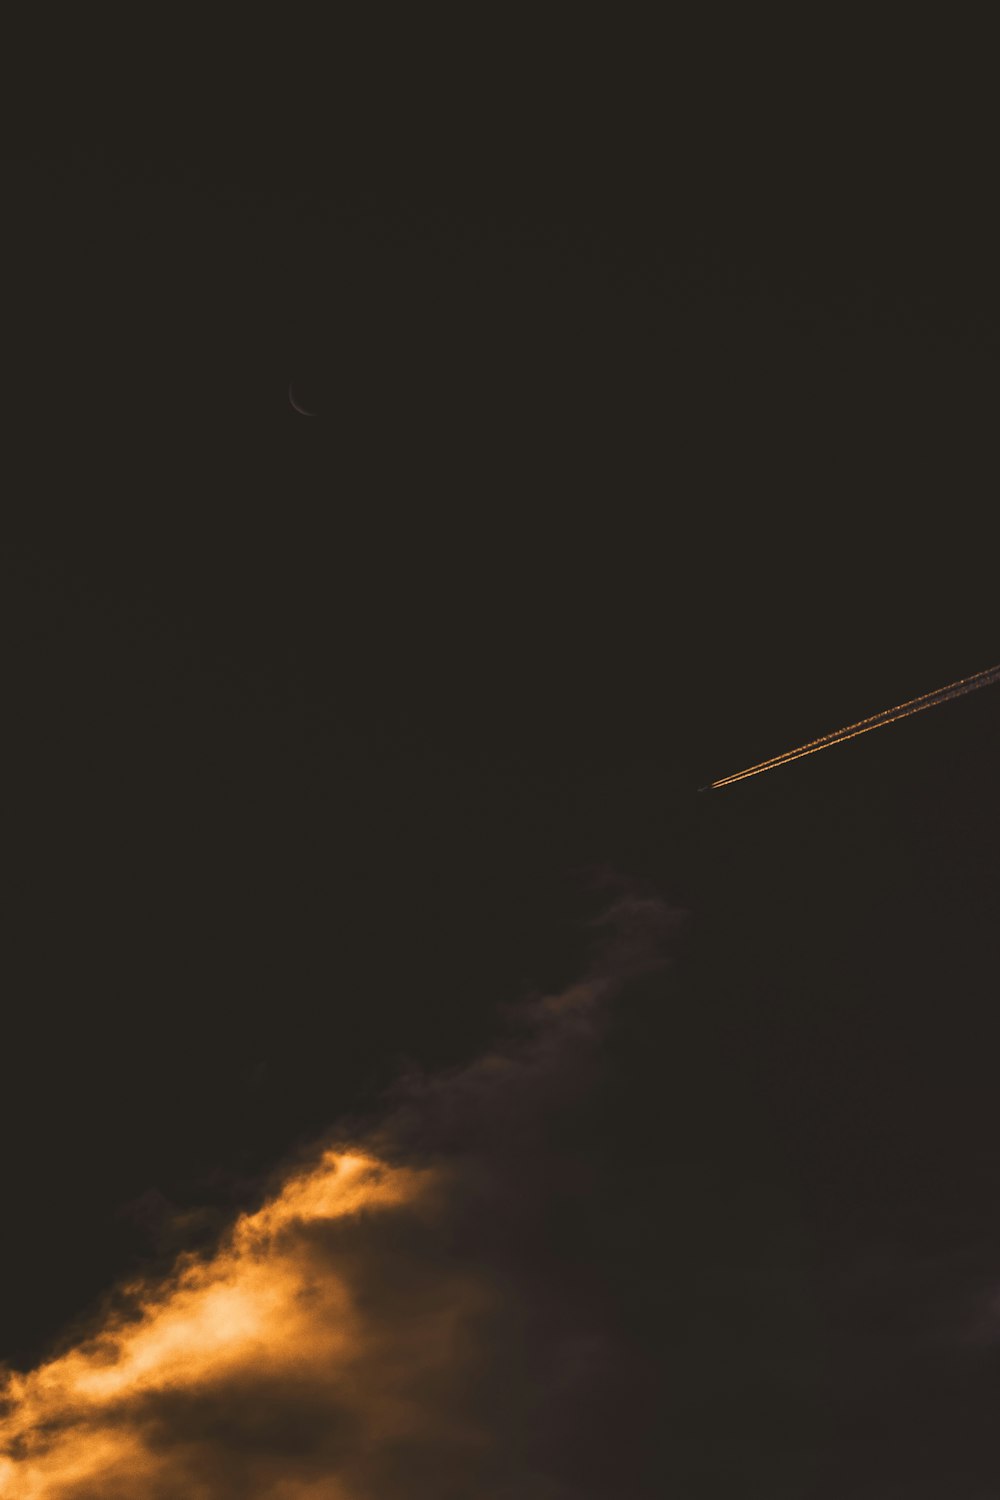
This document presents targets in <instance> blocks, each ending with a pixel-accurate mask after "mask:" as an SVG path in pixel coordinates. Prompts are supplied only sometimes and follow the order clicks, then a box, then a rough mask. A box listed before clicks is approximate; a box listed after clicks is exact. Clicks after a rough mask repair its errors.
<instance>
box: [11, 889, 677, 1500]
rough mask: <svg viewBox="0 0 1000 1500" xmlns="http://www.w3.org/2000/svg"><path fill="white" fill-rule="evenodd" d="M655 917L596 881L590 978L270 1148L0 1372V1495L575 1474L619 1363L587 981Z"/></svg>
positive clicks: (610, 1191) (638, 953) (573, 1478)
mask: <svg viewBox="0 0 1000 1500" xmlns="http://www.w3.org/2000/svg"><path fill="white" fill-rule="evenodd" d="M670 925H671V924H670V922H669V920H668V919H667V918H666V917H665V914H664V912H663V910H662V908H661V907H660V905H659V903H657V902H650V901H645V902H641V901H637V900H632V899H628V900H626V899H623V900H622V901H620V902H618V903H616V906H615V910H614V914H613V919H612V920H611V922H610V924H606V925H605V926H604V928H603V929H602V935H601V936H602V942H603V947H604V951H603V953H602V955H601V957H600V961H599V962H598V963H597V965H596V966H595V969H594V970H593V971H592V973H591V976H590V977H589V978H588V979H586V980H584V981H582V982H580V983H578V984H576V985H574V986H572V987H571V988H569V989H568V990H566V991H565V993H563V994H562V995H558V996H554V997H553V996H548V997H545V998H543V999H540V1000H537V1001H535V1002H532V1003H530V1004H526V1005H523V1006H522V1007H520V1008H519V1009H518V1010H517V1011H516V1012H515V1013H514V1015H513V1023H514V1025H515V1028H519V1029H516V1030H515V1033H514V1035H513V1037H512V1038H510V1039H509V1040H508V1041H507V1042H506V1043H505V1044H503V1045H501V1046H498V1047H497V1048H496V1049H494V1050H493V1051H491V1052H488V1053H487V1054H486V1055H485V1056H483V1057H480V1058H479V1059H477V1060H476V1061H474V1062H472V1063H470V1064H469V1065H468V1066H465V1067H461V1068H457V1069H454V1070H452V1071H450V1072H447V1073H444V1074H439V1075H437V1076H431V1077H429V1078H428V1077H424V1076H423V1075H420V1074H417V1075H414V1076H409V1077H407V1078H405V1079H403V1080H401V1081H400V1083H399V1084H398V1086H397V1088H396V1089H395V1091H394V1093H393V1094H392V1095H391V1096H390V1099H389V1100H387V1101H386V1106H385V1109H384V1112H383V1115H382V1119H381V1123H380V1124H379V1126H378V1128H377V1130H372V1131H370V1132H369V1133H367V1134H365V1133H363V1132H360V1131H359V1132H357V1135H356V1139H355V1141H354V1143H353V1144H351V1145H346V1144H345V1143H344V1142H343V1141H341V1142H340V1143H339V1144H337V1145H327V1146H325V1147H320V1148H317V1149H316V1150H315V1152H314V1153H313V1155H312V1156H311V1157H310V1158H309V1159H308V1160H307V1161H306V1162H305V1163H304V1164H301V1163H300V1164H299V1165H298V1166H296V1167H295V1168H293V1169H289V1170H286V1172H285V1174H284V1176H283V1177H282V1178H279V1179H277V1183H278V1185H277V1186H276V1188H275V1189H274V1190H273V1191H272V1192H271V1194H270V1195H269V1196H268V1197H266V1199H265V1201H263V1203H262V1204H261V1205H260V1206H259V1207H257V1208H256V1209H255V1210H253V1211H247V1212H245V1213H243V1214H242V1215H241V1216H240V1217H239V1218H237V1219H236V1221H235V1222H234V1223H233V1224H232V1226H231V1227H230V1229H229V1230H228V1232H227V1233H226V1234H225V1235H224V1236H223V1237H222V1238H221V1240H220V1241H219V1242H218V1244H217V1245H216V1246H215V1247H214V1248H213V1249H212V1250H210V1251H208V1252H204V1253H201V1252H199V1253H194V1252H187V1253H185V1254H184V1255H182V1256H181V1257H180V1258H179V1259H178V1260H177V1262H176V1264H175V1265H174V1267H173V1269H172V1271H171V1272H170V1273H169V1274H167V1275H165V1276H164V1275H157V1276H146V1277H144V1278H137V1279H135V1280H134V1281H133V1282H132V1283H131V1284H129V1285H127V1286H125V1287H124V1288H122V1289H121V1290H120V1291H119V1293H118V1294H117V1295H116V1298H115V1300H114V1301H113V1302H112V1304H111V1310H110V1311H107V1312H105V1313H104V1314H103V1315H102V1316H101V1318H100V1319H99V1320H98V1322H97V1325H96V1327H95V1328H94V1331H93V1332H92V1334H91V1335H90V1336H89V1337H82V1338H79V1339H77V1340H76V1341H75V1342H74V1343H73V1344H71V1345H69V1346H68V1347H65V1348H64V1349H63V1350H62V1351H61V1352H58V1353H56V1354H54V1355H53V1356H52V1357H51V1358H50V1359H48V1360H47V1361H46V1362H45V1363H42V1364H41V1365H39V1366H38V1367H36V1368H35V1369H32V1370H30V1371H27V1372H20V1371H14V1370H11V1371H8V1372H7V1373H6V1375H4V1374H3V1372H2V1371H0V1500H248V1497H253V1500H397V1497H398V1500H402V1497H403V1496H405V1497H407V1500H420V1497H423V1496H427V1497H430V1496H433V1497H434V1500H468V1497H469V1496H470V1495H476V1496H477V1497H479V1500H514V1497H516V1500H569V1497H581V1496H585V1495H587V1494H589V1493H590V1485H591V1484H592V1483H594V1482H596V1477H597V1475H598V1472H599V1469H600V1465H601V1463H603V1462H604V1461H605V1460H604V1458H603V1453H604V1449H605V1447H606V1445H605V1444H604V1443H603V1441H602V1439H601V1433H600V1428H599V1425H598V1424H596V1423H595V1422H594V1421H593V1420H592V1418H591V1417H590V1416H589V1415H586V1414H587V1413H589V1412H592V1411H594V1410H595V1409H597V1410H599V1409H601V1407H602V1403H610V1402H613V1401H618V1402H619V1403H621V1401H622V1399H623V1398H624V1397H625V1396H626V1395H627V1382H626V1372H627V1369H628V1367H629V1360H628V1359H627V1358H626V1357H624V1356H623V1355H622V1354H621V1351H620V1349H619V1350H618V1351H617V1353H616V1352H615V1350H616V1340H617V1338H618V1335H617V1334H616V1332H615V1329H614V1325H613V1319H612V1318H611V1315H610V1313H609V1310H608V1294H607V1275H608V1272H607V1268H606V1266H598V1265H596V1264H592V1263H591V1260H590V1258H589V1252H587V1251H586V1250H585V1249H584V1250H581V1249H580V1247H581V1245H585V1244H586V1243H587V1237H588V1235H591V1236H592V1235H593V1230H592V1228H590V1227H588V1225H589V1223H590V1220H591V1218H595V1219H597V1220H599V1222H600V1225H601V1229H600V1232H599V1236H598V1241H599V1242H600V1243H601V1244H602V1246H603V1247H604V1248H603V1250H602V1253H604V1254H607V1253H609V1252H608V1247H607V1236H608V1231H609V1226H610V1225H613V1224H615V1223H616V1222H617V1221H618V1218H619V1217H620V1207H619V1205H617V1203H616V1200H615V1192H614V1187H613V1185H609V1183H608V1182H607V1181H606V1177H607V1172H606V1170H605V1168H604V1167H603V1166H602V1165H601V1163H602V1160H603V1157H602V1151H603V1142H602V1141H601V1140H600V1139H599V1138H597V1137H595V1134H594V1125H593V1123H592V1122H591V1123H589V1124H588V1123H581V1120H582V1117H583V1115H585V1114H586V1110H585V1108H584V1106H585V1104H586V1101H587V1100H588V1099H590V1097H591V1094H592V1089H593V1086H594V1082H595V1079H596V1077H597V1076H598V1074H599V1069H598V1068H597V1066H596V1061H597V1057H598V1051H599V1046H598V1044H599V1043H600V1041H601V1038H602V1036H603V1034H604V1030H605V1025H604V1011H605V1002H606V1001H607V1000H608V999H609V998H610V997H611V995H612V994H613V993H614V992H615V990H616V988H617V987H618V986H619V985H620V983H621V982H622V981H623V979H632V978H634V977H636V976H637V975H640V974H642V973H644V972H648V971H649V970H650V969H652V968H656V967H657V966H658V965H659V963H660V959H659V957H658V941H659V937H660V936H662V935H664V933H665V931H669V929H670ZM588 1107H589V1106H588ZM602 1173H603V1174H604V1175H603V1176H602ZM625 1239H626V1241H627V1242H628V1243H629V1244H631V1240H630V1239H629V1235H628V1231H627V1228H626V1231H625ZM598 1241H595V1243H597V1242H598ZM627 1253H628V1254H631V1250H629V1251H628V1252H627ZM602 1382H603V1384H602ZM580 1412H583V1413H584V1414H585V1415H584V1418H583V1419H582V1425H581V1420H580V1418H579V1413H580ZM570 1471H572V1472H570ZM602 1482H603V1481H602Z"/></svg>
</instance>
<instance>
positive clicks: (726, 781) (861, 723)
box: [701, 666, 1000, 792]
mask: <svg viewBox="0 0 1000 1500" xmlns="http://www.w3.org/2000/svg"><path fill="white" fill-rule="evenodd" d="M991 682H1000V666H996V667H988V668H987V669H986V670H985V671H984V672H976V673H975V674H974V675H973V676H972V677H960V678H959V679H958V681H957V682H950V683H949V684H948V686H947V687H942V688H936V689H935V690H934V692H932V693H924V694H923V695H922V696H921V697H920V698H911V699H910V700H909V702H907V703H900V704H898V705H897V707H896V708H886V709H883V710H882V712H881V713H878V714H872V715H871V716H870V717H869V718H867V719H859V720H858V722H857V723H856V724H847V725H845V727H844V728H843V729H835V730H833V731H832V733H830V734H823V735H820V737H819V739H817V740H810V741H809V743H808V744H806V745H800V746H799V747H798V749H797V750H786V751H785V753H784V754H783V755H772V757H771V759H770V760H762V761H759V762H758V763H757V765H755V766H748V767H747V769H746V770H745V771H736V772H735V773H734V774H733V775H732V776H723V777H721V778H720V779H719V780H718V781H710V782H709V783H708V786H707V787H702V788H701V790H702V791H703V792H704V791H712V790H714V789H715V788H717V787H722V786H732V784H733V782H734V781H744V780H745V779H746V778H747V777H748V776H759V775H760V774H761V772H762V771H773V770H775V769H776V768H777V767H778V766H784V765H787V764H788V762H789V761H790V760H800V759H801V757H802V756H803V755H815V754H816V752H817V750H826V749H828V747H829V746H830V745H839V744H841V742H842V741H843V740H853V739H855V738H856V737H857V736H858V735H859V734H867V733H868V732H869V730H871V729H881V728H882V726H883V725H884V724H895V722H896V720H897V719H908V718H909V717H910V715H911V714H919V713H923V711H924V709H925V708H934V707H935V705H936V704H938V703H947V702H948V701H949V699H951V698H961V697H964V695H965V694H966V693H974V692H976V690H977V689H978V688H981V687H987V686H989V684H990V683H991Z"/></svg>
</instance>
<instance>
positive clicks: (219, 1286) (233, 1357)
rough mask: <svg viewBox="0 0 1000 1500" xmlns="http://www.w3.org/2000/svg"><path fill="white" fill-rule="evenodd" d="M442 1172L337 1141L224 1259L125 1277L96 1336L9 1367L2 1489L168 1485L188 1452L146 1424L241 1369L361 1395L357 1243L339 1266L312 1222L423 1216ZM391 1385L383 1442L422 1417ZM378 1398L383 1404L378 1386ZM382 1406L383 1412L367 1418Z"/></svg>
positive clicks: (462, 1302) (303, 1491) (50, 1492)
mask: <svg viewBox="0 0 1000 1500" xmlns="http://www.w3.org/2000/svg"><path fill="white" fill-rule="evenodd" d="M435 1181H436V1175H435V1174H434V1173H433V1172H431V1171H430V1170H414V1169H409V1168H405V1167H392V1166H388V1165H386V1164H385V1163H383V1162H380V1161H378V1160H376V1159H375V1158H374V1157H372V1156H368V1155H361V1154H356V1153H349V1152H337V1151H333V1150H329V1151H326V1152H324V1153H323V1155H322V1157H321V1158H320V1160H319V1162H318V1163H317V1164H316V1165H315V1166H314V1167H312V1168H311V1169H309V1170H306V1171H303V1172H301V1173H300V1174H298V1175H296V1176H295V1177H293V1178H292V1179H291V1180H290V1181H289V1182H287V1183H286V1184H285V1186H284V1187H283V1189H282V1190H281V1191H280V1193H278V1194H277V1196H276V1197H274V1198H273V1199H272V1200H271V1201H270V1202H268V1203H266V1204H265V1205H264V1206H263V1207H262V1208H261V1209H260V1210H259V1211H257V1212H255V1213H248V1214H244V1215H243V1216H242V1217H241V1218H239V1219H238V1220H237V1222H236V1224H235V1226H234V1227H233V1229H232V1231H231V1233H230V1235H229V1236H228V1238H227V1240H226V1242H225V1243H224V1244H223V1245H222V1246H221V1247H220V1248H219V1250H218V1251H217V1252H216V1253H215V1254H214V1255H213V1256H212V1257H211V1258H209V1259H200V1258H196V1257H187V1258H186V1259H184V1260H183V1261H182V1262H181V1263H180V1265H179V1266H178V1268H177V1270H176V1272H175V1274H174V1275H173V1277H172V1278H171V1279H170V1280H169V1281H168V1282H167V1283H166V1284H165V1285H162V1286H149V1285H143V1284H141V1283H137V1284H133V1285H132V1286H129V1287H127V1288H126V1289H125V1301H126V1308H125V1309H124V1310H122V1311H120V1312H119V1313H118V1314H117V1315H115V1316H114V1317H113V1318H112V1319H111V1321H110V1322H109V1323H108V1324H107V1326H105V1327H104V1328H103V1329H101V1331H100V1332H99V1333H98V1334H97V1335H96V1336H95V1337H93V1338H92V1339H90V1340H88V1341H87V1342H85V1343H83V1344H81V1345H80V1346H79V1347H77V1348H74V1349H71V1350H70V1351H68V1352H67V1353H64V1354H62V1355H60V1356H58V1357H57V1358H55V1359H53V1360H51V1361H50V1362H49V1363H47V1364H44V1365H42V1366H41V1367H40V1368H38V1369H35V1370H33V1371H31V1372H30V1373H28V1374H24V1375H21V1374H16V1373H15V1374H10V1375H9V1376H8V1377H7V1380H6V1383H5V1385H4V1387H3V1390H2V1405H0V1453H2V1454H3V1455H5V1456H3V1457H0V1496H3V1497H4V1500H8V1497H9V1500H64V1497H67V1500H68V1497H74V1500H76V1497H78V1496H83V1495H89V1494H91V1493H93V1494H95V1495H96V1494H97V1493H100V1494H101V1495H103V1496H111V1495H116V1494H118V1493H119V1491H120V1492H121V1493H122V1494H123V1495H124V1494H132V1495H135V1494H136V1493H140V1492H141V1493H146V1492H147V1491H149V1492H150V1493H159V1488H158V1486H159V1487H160V1488H162V1483H161V1482H162V1481H163V1480H164V1479H168V1478H169V1474H170V1471H171V1470H172V1469H173V1468H174V1467H175V1466H176V1461H177V1456H178V1455H177V1453H176V1452H174V1451H171V1449H170V1448H169V1447H168V1448H166V1449H164V1448H163V1447H162V1446H160V1444H159V1441H158V1437H157V1433H156V1423H155V1421H149V1422H147V1417H149V1416H151V1414H152V1412H153V1410H154V1409H155V1400H156V1398H158V1397H164V1396H167V1397H169V1396H170V1395H171V1394H173V1395H176V1394H177V1393H184V1394H186V1395H189V1396H191V1395H193V1396H197V1395H199V1394H201V1395H207V1394H210V1393H211V1391H212V1389H213V1387H215V1388H219V1387H229V1386H231V1385H232V1382H233V1380H234V1377H241V1376H242V1377H249V1378H250V1379H253V1378H255V1377H256V1376H257V1375H259V1373H260V1372H261V1371H263V1370H266V1372H267V1377H268V1381H269V1382H273V1381H274V1380H275V1379H282V1380H287V1381H288V1382H290V1383H291V1387H292V1388H293V1389H294V1388H295V1387H296V1385H297V1384H301V1382H302V1381H303V1378H307V1377H314V1378H319V1379H321V1380H322V1382H323V1383H324V1385H325V1384H329V1383H331V1382H332V1383H337V1382H340V1383H341V1386H342V1393H343V1394H342V1396H341V1399H342V1400H344V1401H348V1402H349V1392H350V1388H351V1381H352V1376H356V1375H357V1374H358V1371H357V1369H356V1368H355V1367H356V1366H357V1364H358V1361H359V1359H360V1358H362V1357H370V1354H371V1345H370V1342H366V1336H367V1338H368V1339H369V1340H370V1339H371V1338H372V1336H373V1334H374V1333H375V1330H374V1329H373V1328H372V1327H371V1326H366V1324H367V1323H370V1320H369V1319H366V1313H365V1309H364V1307H363V1306H361V1305H359V1297H358V1290H359V1289H358V1286H357V1285H356V1284H355V1283H356V1281H357V1278H356V1277H353V1276H352V1258H351V1254H350V1247H349V1246H348V1245H346V1244H345V1252H346V1253H345V1256H344V1266H343V1269H342V1271H341V1273H340V1274H336V1273H335V1272H334V1271H333V1270H332V1268H331V1264H330V1261H329V1258H328V1256H327V1255H326V1254H325V1253H323V1248H324V1247H322V1246H317V1245H316V1244H314V1243H311V1241H310V1231H311V1230H315V1229H317V1228H323V1227H325V1228H330V1227H333V1226H336V1224H337V1222H338V1221H343V1220H348V1219H350V1220H354V1221H365V1220H368V1219H370V1218H371V1217H372V1216H379V1215H381V1216H384V1215H388V1214H396V1215H399V1214H401V1213H408V1214H411V1215H412V1214H418V1215H419V1214H420V1213H421V1212H426V1211H427V1210H428V1209H429V1207H430V1206H431V1205H432V1202H433V1192H432V1189H433V1186H434V1184H435ZM452 1290H454V1288H452ZM468 1305H469V1304H468V1299H465V1298H461V1297H460V1298H458V1299H457V1301H453V1302H452V1307H451V1314H452V1316H454V1314H455V1312H456V1310H458V1311H459V1312H461V1311H462V1310H464V1309H466V1308H467V1307H468ZM447 1322H448V1320H447V1319H445V1320H444V1322H443V1324H442V1323H438V1326H437V1327H435V1328H430V1327H428V1328H427V1329H426V1330H425V1331H426V1333H427V1334H428V1340H427V1345H426V1347H425V1349H424V1350H423V1351H422V1357H423V1359H424V1361H425V1362H426V1363H427V1364H429V1365H433V1364H434V1363H435V1362H436V1355H435V1347H434V1344H435V1340H439V1341H443V1345H444V1353H445V1354H446V1355H447V1353H448V1352H450V1346H449V1337H450V1333H451V1330H450V1329H449V1327H448V1326H447ZM437 1353H438V1354H439V1355H440V1354H441V1353H442V1349H441V1347H439V1348H438V1351H437ZM410 1373H411V1374H412V1370H411V1371H410ZM391 1385H392V1381H391V1379H390V1380H389V1381H388V1382H387V1388H386V1389H385V1391H384V1392H383V1395H384V1400H383V1401H382V1403H381V1407H380V1411H379V1416H378V1427H379V1433H380V1441H390V1442H391V1441H397V1440H399V1439H400V1438H405V1437H406V1436H407V1435H408V1433H409V1432H410V1429H411V1427H412V1424H413V1422H414V1421H415V1420H417V1419H418V1416H420V1419H422V1415H421V1414H415V1413H414V1411H413V1410H412V1409H411V1405H412V1404H411V1403H409V1402H408V1401H407V1400H406V1399H405V1396H401V1395H400V1394H399V1393H398V1392H393V1391H392V1389H391ZM365 1393H366V1399H369V1400H370V1398H371V1394H372V1393H371V1388H370V1383H366V1385H365ZM151 1398H152V1399H151ZM371 1415H372V1413H371V1410H370V1409H369V1410H368V1411H367V1412H366V1413H365V1421H366V1425H370V1424H371ZM274 1480H275V1484H276V1486H277V1487H276V1488H274V1489H273V1493H274V1494H275V1496H278V1495H281V1496H285V1495H287V1496H289V1500H291V1497H292V1496H295V1497H296V1500H298V1497H299V1496H301V1497H303V1500H306V1497H308V1496H311V1495H312V1494H314V1493H315V1494H317V1495H319V1494H322V1495H323V1496H324V1497H327V1496H329V1497H331V1500H333V1497H335V1496H339V1495H340V1494H341V1493H343V1494H344V1495H347V1494H353V1493H354V1491H353V1490H341V1489H340V1488H339V1487H333V1488H331V1483H330V1479H329V1476H325V1477H323V1479H322V1484H321V1488H320V1489H315V1490H314V1489H313V1488H311V1487H310V1484H309V1482H308V1481H301V1482H298V1483H296V1484H295V1485H293V1486H292V1487H291V1488H290V1487H289V1486H288V1484H285V1483H282V1482H281V1481H280V1476H278V1475H275V1476H274ZM191 1482H192V1481H191V1478H190V1477H186V1478H185V1483H186V1484H190V1483H191ZM92 1485H94V1486H97V1487H96V1488H91V1486H92ZM215 1492H216V1491H215V1490H214V1489H212V1488H211V1485H208V1486H205V1487H202V1486H199V1484H198V1482H197V1480H196V1479H195V1480H194V1487H193V1488H190V1489H188V1490H187V1493H188V1494H189V1495H190V1496H191V1500H197V1497H198V1496H199V1495H201V1494H204V1495H206V1496H207V1495H214V1494H215ZM269 1493H270V1491H269Z"/></svg>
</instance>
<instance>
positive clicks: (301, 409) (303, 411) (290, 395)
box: [288, 381, 316, 417]
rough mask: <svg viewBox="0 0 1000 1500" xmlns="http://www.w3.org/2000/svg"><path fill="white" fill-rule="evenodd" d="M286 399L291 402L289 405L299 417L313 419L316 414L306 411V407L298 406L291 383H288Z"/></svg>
mask: <svg viewBox="0 0 1000 1500" xmlns="http://www.w3.org/2000/svg"><path fill="white" fill-rule="evenodd" d="M288 399H289V401H290V402H291V404H292V406H293V407H294V409H295V410H296V411H297V412H298V414H299V416H300V417H314V416H315V415H316V413H315V412H314V411H308V410H307V409H306V407H304V406H300V405H299V403H298V402H297V401H296V399H295V391H294V389H293V386H292V383H291V381H289V383H288Z"/></svg>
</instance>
